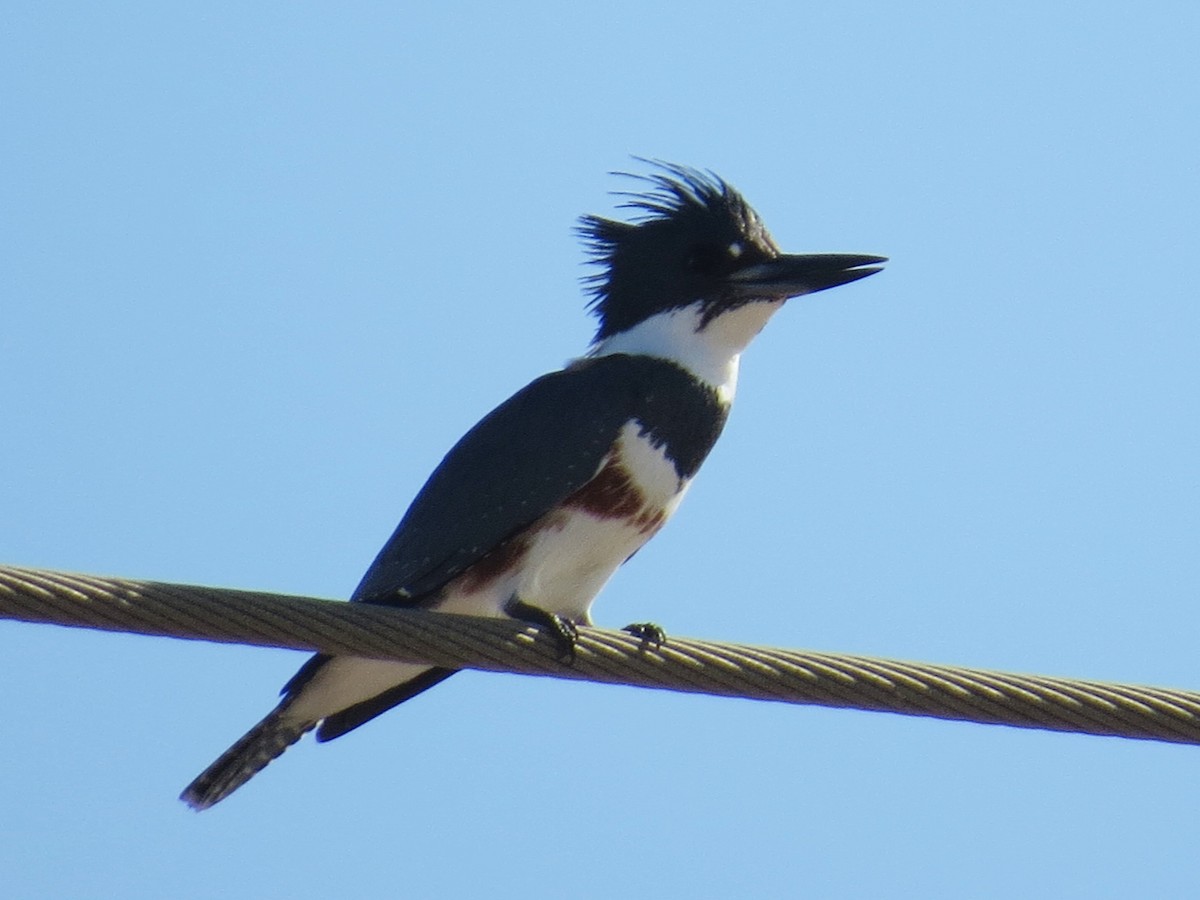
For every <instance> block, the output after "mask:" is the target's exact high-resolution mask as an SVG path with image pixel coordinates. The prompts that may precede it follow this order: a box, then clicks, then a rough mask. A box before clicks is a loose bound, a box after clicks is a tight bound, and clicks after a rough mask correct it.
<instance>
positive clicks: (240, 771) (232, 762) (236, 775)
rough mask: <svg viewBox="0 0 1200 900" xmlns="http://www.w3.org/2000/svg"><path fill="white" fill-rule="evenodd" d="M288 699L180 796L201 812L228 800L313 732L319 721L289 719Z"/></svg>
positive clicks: (201, 774) (202, 773) (222, 755)
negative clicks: (302, 738)
mask: <svg viewBox="0 0 1200 900" xmlns="http://www.w3.org/2000/svg"><path fill="white" fill-rule="evenodd" d="M288 705H289V704H288V701H287V700H285V701H284V702H283V703H281V704H280V705H279V706H277V707H276V708H275V709H274V710H272V711H271V713H270V714H269V715H268V716H267V717H266V718H265V719H263V720H262V721H261V722H259V723H258V724H257V725H255V726H254V727H253V728H251V729H250V730H249V731H247V732H246V733H245V735H243V736H242V738H241V739H240V740H239V741H238V742H237V743H236V744H234V745H233V746H232V747H230V748H229V749H228V750H226V751H225V752H224V753H222V754H221V755H220V757H219V758H218V759H217V760H216V762H214V763H213V764H212V765H211V766H209V767H208V768H207V769H205V770H204V771H203V772H201V773H200V775H199V776H197V778H196V780H195V781H193V782H192V783H191V784H189V785H188V786H187V787H186V788H184V790H183V793H182V794H180V795H179V799H180V800H182V801H183V802H184V803H186V804H187V805H188V806H190V807H191V808H192V809H195V810H197V811H199V810H202V809H208V808H209V807H210V806H213V805H214V804H216V803H219V802H220V801H221V800H224V799H225V798H226V797H228V796H229V795H230V794H232V793H233V792H234V791H236V790H237V789H238V788H240V787H241V786H242V785H243V784H245V783H246V782H247V781H249V780H250V779H251V778H253V777H254V776H255V775H256V774H258V773H259V772H260V771H262V769H263V768H265V767H266V765H267V763H269V762H270V761H271V760H273V759H275V758H276V757H277V756H279V755H280V754H282V753H283V751H284V750H286V749H287V748H288V747H290V746H292V744H294V743H296V741H298V740H300V738H301V737H303V736H304V735H305V734H306V733H307V732H309V731H311V730H312V729H313V728H314V727H315V726H316V724H317V723H316V722H305V721H296V720H294V719H292V720H289V719H288V718H287V717H286V716H284V715H283V713H284V711H285V710H286V708H287V707H288Z"/></svg>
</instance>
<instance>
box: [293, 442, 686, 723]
mask: <svg viewBox="0 0 1200 900" xmlns="http://www.w3.org/2000/svg"><path fill="white" fill-rule="evenodd" d="M638 431H639V429H638V427H637V426H636V425H629V426H626V427H625V428H624V429H623V430H622V431H621V434H620V437H619V438H618V440H617V442H616V444H615V446H614V448H613V451H612V452H611V453H610V454H609V455H608V456H607V457H605V459H604V461H603V462H602V464H601V465H600V467H599V468H598V469H597V471H596V475H595V477H594V478H593V479H592V481H591V482H589V483H588V485H585V486H584V487H583V488H581V489H580V490H579V491H578V492H576V494H574V495H572V497H573V498H574V499H573V500H572V501H571V502H569V503H568V504H567V505H565V506H563V507H562V508H560V509H558V510H554V511H552V512H550V513H548V514H547V515H545V516H543V517H542V518H541V519H540V520H538V522H537V523H536V524H535V526H534V527H533V528H531V529H529V530H528V531H527V532H525V533H524V534H523V535H519V536H517V537H516V538H515V539H514V540H513V541H511V542H510V543H509V544H508V545H502V546H501V547H500V548H497V550H495V551H494V552H493V554H492V556H491V557H485V559H484V560H481V561H480V562H479V563H477V564H476V565H475V566H473V567H472V568H471V569H468V570H467V571H466V572H464V573H463V574H462V575H460V576H458V577H457V578H455V579H454V580H453V581H451V582H450V583H449V584H448V585H446V587H445V588H444V589H443V591H442V594H441V597H440V598H439V599H438V601H437V602H436V603H434V604H433V605H432V606H430V607H428V608H429V609H433V610H436V611H438V612H448V613H459V614H462V615H472V616H497V617H499V616H504V615H506V613H505V611H504V610H505V607H506V606H507V605H508V604H509V603H510V601H512V600H513V599H514V598H516V599H519V600H521V601H522V602H524V603H528V604H531V605H533V606H536V607H539V608H541V609H543V610H546V611H547V612H551V613H557V614H559V615H561V616H565V617H566V618H568V619H570V620H571V621H573V622H576V623H577V624H580V625H586V624H590V622H591V618H590V616H589V610H590V609H591V605H592V601H593V600H594V599H595V598H596V595H597V594H599V593H600V590H601V588H603V587H604V585H605V583H606V582H607V581H608V579H609V578H611V577H612V575H613V573H614V572H616V570H617V569H618V568H619V567H620V565H621V563H623V562H625V560H627V559H628V558H629V557H630V556H632V555H633V554H634V553H636V552H637V551H638V549H640V548H641V546H642V545H643V544H645V543H646V541H648V540H650V538H651V537H653V536H654V535H655V533H656V532H657V531H658V529H660V528H661V527H662V526H663V524H664V523H665V522H666V521H667V519H669V518H670V517H671V515H672V514H673V513H674V512H675V509H676V507H678V505H679V502H680V500H682V499H683V495H684V493H686V491H687V487H688V481H686V480H683V479H681V478H679V476H678V474H677V473H676V471H675V467H674V465H673V464H672V463H671V462H670V460H668V459H666V457H665V456H664V455H663V454H662V452H661V450H659V449H658V448H656V447H654V446H653V445H652V444H651V443H650V442H649V441H648V440H646V439H645V438H643V437H641V436H640V435H639V434H638ZM427 668H428V666H423V665H419V664H415V663H397V662H386V661H383V660H370V659H358V658H354V657H337V658H336V659H333V660H331V661H330V662H329V663H327V664H326V665H325V666H324V667H323V668H322V669H321V671H320V672H319V673H318V674H317V675H316V676H315V677H314V678H313V680H312V681H310V682H309V683H308V684H307V685H305V686H304V688H303V689H302V690H301V691H300V694H299V696H297V697H296V699H295V701H294V702H293V704H292V705H291V707H290V708H289V709H288V712H287V714H288V715H289V716H291V717H294V718H295V719H296V720H298V721H315V720H317V719H321V718H324V717H325V716H328V715H332V714H333V713H335V712H338V711H340V710H342V709H345V708H347V707H350V706H353V705H354V704H356V703H361V702H362V701H364V700H367V699H369V698H371V697H374V696H375V695H377V694H379V693H381V692H383V691H385V690H387V689H388V688H390V687H393V686H395V685H398V684H402V683H403V682H405V681H408V680H409V679H411V678H414V677H416V676H417V675H419V674H420V673H421V672H423V671H425V670H426V669H427Z"/></svg>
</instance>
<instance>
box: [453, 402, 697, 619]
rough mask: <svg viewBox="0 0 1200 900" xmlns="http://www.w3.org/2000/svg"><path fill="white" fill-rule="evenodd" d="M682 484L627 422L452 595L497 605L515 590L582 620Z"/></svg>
mask: <svg viewBox="0 0 1200 900" xmlns="http://www.w3.org/2000/svg"><path fill="white" fill-rule="evenodd" d="M687 486H688V480H687V479H684V478H681V477H680V476H679V475H678V473H677V472H676V468H675V465H674V463H673V462H672V461H671V460H670V459H669V458H668V456H667V455H666V452H665V449H664V448H663V447H661V446H656V445H655V444H654V443H653V442H652V441H651V440H650V439H649V438H648V437H647V436H646V435H644V434H643V433H642V429H641V427H640V426H639V425H638V423H636V422H631V423H629V424H628V425H626V426H625V427H624V428H622V429H621V431H620V434H619V436H618V438H617V440H616V441H615V442H614V443H613V446H612V448H611V450H610V451H609V453H607V454H606V455H605V457H604V459H603V460H602V461H601V463H600V466H599V467H598V469H597V470H596V473H595V475H594V476H593V477H592V478H591V479H590V480H589V481H587V482H586V483H585V484H584V485H582V486H581V487H579V488H578V489H576V490H575V491H574V492H573V493H571V494H570V495H568V496H567V497H566V498H565V499H564V500H563V502H562V503H561V504H560V505H559V506H558V507H556V508H555V509H553V510H551V511H550V512H548V513H547V514H546V515H544V516H542V518H540V519H539V520H538V521H537V522H535V523H534V524H533V525H532V526H531V527H530V528H528V529H526V530H525V531H523V532H521V533H519V534H517V535H514V536H513V537H511V538H509V539H508V540H507V541H505V542H504V543H503V544H502V545H501V546H499V547H497V548H496V549H495V550H493V551H492V552H491V553H489V554H488V555H487V556H486V557H484V559H482V560H480V561H479V562H478V563H476V564H475V565H474V566H473V567H472V568H471V569H469V570H468V571H467V572H465V573H464V574H463V576H462V577H461V579H460V580H459V582H458V584H457V585H456V586H455V587H456V591H455V592H456V593H458V592H462V593H463V594H470V595H474V596H475V597H480V596H481V595H483V594H486V595H488V596H490V597H491V598H492V601H491V602H492V603H499V604H501V605H503V604H504V603H506V602H507V599H508V598H509V597H511V596H513V595H516V596H518V597H520V599H521V600H523V601H524V602H526V603H531V604H533V605H535V606H539V607H541V608H542V609H546V610H549V611H551V612H557V613H560V614H562V615H565V616H567V617H569V618H572V619H575V620H577V621H580V622H586V621H588V608H589V607H590V606H591V603H592V600H593V599H594V598H595V596H596V594H598V593H599V592H600V590H601V588H603V587H604V584H605V583H606V582H607V581H608V579H609V578H610V577H612V574H613V573H614V572H615V571H616V570H617V568H618V567H619V566H620V565H621V563H623V562H625V560H627V559H628V558H629V557H630V556H632V555H633V554H634V553H636V552H637V551H638V550H639V549H640V548H641V547H642V545H643V544H645V543H646V541H648V540H649V539H650V538H651V537H653V536H654V534H655V533H656V532H657V531H658V530H659V529H660V528H661V527H662V526H663V525H664V524H665V523H666V521H667V519H668V518H670V516H671V515H672V513H674V511H675V509H676V507H677V506H678V505H679V502H680V500H682V498H683V495H684V493H685V492H686V490H687ZM464 599H465V597H464ZM457 605H458V604H457V603H454V602H453V601H452V602H451V603H450V604H449V607H453V606H457ZM442 608H448V607H446V606H443V607H442Z"/></svg>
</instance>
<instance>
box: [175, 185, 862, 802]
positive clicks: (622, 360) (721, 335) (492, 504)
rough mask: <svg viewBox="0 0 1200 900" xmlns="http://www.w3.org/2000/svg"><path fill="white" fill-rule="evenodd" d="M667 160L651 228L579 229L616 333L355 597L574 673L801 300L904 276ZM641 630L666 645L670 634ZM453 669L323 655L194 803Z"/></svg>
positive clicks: (507, 415) (606, 318) (474, 447)
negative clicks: (817, 245)
mask: <svg viewBox="0 0 1200 900" xmlns="http://www.w3.org/2000/svg"><path fill="white" fill-rule="evenodd" d="M651 165H653V166H654V168H653V170H652V171H651V172H650V173H648V174H642V175H632V176H630V177H633V178H635V179H638V180H640V181H641V182H642V186H643V188H644V190H643V191H641V192H621V196H624V197H625V198H626V202H625V204H624V207H625V208H630V209H632V210H634V215H633V216H632V217H631V218H632V221H629V222H622V221H614V220H612V219H606V218H601V217H599V216H585V217H583V218H582V219H581V220H580V226H579V232H580V234H581V236H582V237H583V239H584V240H585V241H586V243H587V245H588V247H589V250H590V252H591V256H592V261H593V262H594V263H596V264H598V266H599V271H598V272H597V274H595V275H594V276H591V277H590V278H588V279H587V281H588V286H589V290H590V292H591V294H592V301H591V304H590V308H591V310H592V311H593V312H594V313H595V314H596V316H597V318H598V319H599V327H598V328H597V330H596V336H595V339H594V340H593V342H592V345H591V347H590V349H589V350H588V351H587V353H586V354H585V355H584V356H582V357H580V358H579V359H576V360H574V361H572V362H570V363H568V364H567V365H566V366H565V367H564V368H563V369H562V370H560V371H557V372H552V373H550V374H548V375H544V376H542V377H541V378H539V379H537V380H536V381H534V382H533V383H532V384H530V385H529V386H527V387H525V388H524V389H522V390H520V391H518V392H517V393H516V394H514V395H513V396H512V397H510V398H509V399H508V400H506V401H505V402H504V403H502V404H500V406H498V407H497V408H496V409H494V410H493V411H492V412H490V413H489V414H488V415H487V416H485V417H484V418H483V419H482V421H480V422H479V424H477V425H476V426H475V427H474V428H472V429H471V430H470V431H468V432H467V434H466V435H465V436H464V437H463V438H462V439H461V440H460V441H459V442H458V443H457V444H455V446H454V447H453V448H452V449H451V450H450V452H449V453H448V454H446V457H445V459H443V460H442V462H441V464H440V465H439V466H438V467H437V469H435V470H434V472H433V474H432V475H431V476H430V477H429V480H428V481H427V482H426V483H425V486H424V487H423V488H422V489H421V491H420V493H419V494H417V497H416V499H415V500H414V501H413V503H412V506H410V507H409V509H408V512H407V513H405V515H404V518H403V519H402V520H401V522H400V524H399V526H397V528H396V531H395V533H394V534H393V535H392V537H391V539H390V540H388V542H387V543H386V544H385V545H384V546H383V549H382V550H380V551H379V555H378V556H377V557H376V558H375V561H374V563H372V565H371V567H370V568H369V569H368V570H367V573H366V575H364V576H363V579H362V582H361V583H360V584H359V585H358V588H357V590H355V592H354V594H353V596H352V597H351V598H350V599H351V601H352V602H358V603H378V604H383V605H387V606H399V607H409V608H417V609H429V610H438V611H440V612H451V613H464V614H469V615H476V616H512V617H514V618H517V619H521V620H523V621H526V622H531V623H535V624H537V625H539V626H542V627H544V628H547V629H549V630H550V632H551V633H552V634H553V635H554V636H555V637H556V639H557V641H558V643H559V647H560V649H561V650H562V655H563V656H564V658H566V659H568V660H569V658H570V657H571V656H572V654H573V646H574V642H575V628H576V625H587V624H590V623H591V618H590V616H589V610H590V608H591V605H592V601H593V599H595V597H596V595H597V594H598V593H599V592H600V589H601V588H602V587H603V586H604V584H605V582H607V581H608V579H609V578H610V577H611V576H612V574H613V573H614V572H615V571H616V570H617V568H618V567H619V566H620V565H621V564H622V563H623V562H625V561H626V560H627V559H629V558H630V557H631V556H633V554H634V553H636V552H637V551H638V550H639V549H640V548H641V547H642V545H643V544H645V543H646V541H648V540H650V538H651V537H653V536H654V535H655V533H657V532H658V530H659V529H660V528H662V526H663V525H664V524H665V523H666V521H667V519H669V518H670V517H671V515H672V514H673V513H674V512H675V509H676V507H677V506H678V505H679V501H680V500H682V499H683V495H684V494H685V493H686V492H687V488H688V485H689V484H690V483H691V480H692V478H693V477H694V476H695V474H696V472H697V470H698V469H699V468H700V464H701V463H702V462H703V461H704V458H705V457H706V456H707V455H708V452H709V451H710V450H711V449H712V447H713V444H714V443H715V442H716V440H717V437H718V436H719V435H720V433H721V429H722V428H723V427H724V425H725V419H726V416H727V415H728V413H729V407H730V404H731V403H732V401H733V395H734V390H735V387H736V385H737V375H738V362H739V359H740V357H741V354H742V351H743V350H745V349H746V346H747V345H748V344H749V343H750V341H751V340H752V339H753V338H754V336H755V335H756V334H758V332H759V331H760V330H761V329H762V327H763V326H764V325H765V324H766V322H767V320H768V319H769V318H771V316H772V315H773V314H774V313H776V312H777V311H778V310H779V309H780V307H782V306H783V304H784V302H785V301H786V300H787V299H788V298H790V297H797V296H800V295H801V294H811V293H813V292H815V291H823V290H825V289H826V288H831V287H836V286H838V285H841V284H848V283H849V282H851V281H857V280H858V279H860V278H865V277H866V276H868V275H871V274H873V273H875V272H878V271H880V268H879V264H880V263H883V262H886V259H885V258H883V257H879V256H865V255H861V254H817V255H804V256H795V255H786V254H783V253H780V251H779V248H778V247H777V246H776V244H775V241H774V240H773V239H772V238H771V236H770V234H768V233H767V230H766V228H765V227H764V226H763V223H762V221H761V220H760V219H759V217H758V214H757V213H755V211H754V210H753V209H752V208H751V207H750V205H749V204H748V203H747V202H746V201H745V200H744V199H743V198H742V196H741V194H739V193H738V192H737V191H736V190H734V188H732V187H731V186H730V185H729V184H727V183H726V182H725V181H723V180H721V179H720V178H718V177H717V176H716V175H713V174H712V173H706V172H700V171H697V170H695V169H691V168H688V167H686V166H679V165H673V164H668V163H660V162H654V163H651ZM621 174H626V173H621ZM629 630H631V631H633V632H634V633H635V634H640V635H642V636H644V637H647V638H649V639H652V640H658V641H661V640H662V639H663V636H662V632H661V630H660V629H658V628H657V626H653V625H634V626H629ZM453 674H454V670H451V669H444V668H438V667H434V666H426V665H420V664H416V663H403V662H388V661H383V660H372V659H359V658H355V657H345V656H328V655H325V654H318V655H316V656H314V657H313V658H312V659H310V660H309V661H308V662H306V663H305V664H304V665H303V666H302V667H301V668H300V671H299V672H297V673H296V675H295V676H294V677H293V678H292V679H291V680H290V681H289V682H288V683H287V684H286V685H285V686H284V688H283V691H282V694H283V699H282V700H281V701H280V702H279V705H278V706H276V707H275V709H274V710H272V711H271V712H270V713H269V714H268V715H267V716H266V718H264V719H263V720H262V721H261V722H259V723H258V724H257V725H255V726H254V727H253V728H252V729H251V730H250V731H249V732H248V733H247V734H246V735H245V736H244V737H243V738H242V739H241V740H239V741H238V742H237V743H236V744H234V745H233V746H232V747H230V748H229V750H227V751H226V752H225V753H224V754H223V755H222V756H221V757H220V758H219V759H218V760H217V761H216V762H214V763H213V764H212V765H211V766H209V767H208V768H207V769H206V770H205V771H204V772H203V773H202V774H201V775H200V776H199V777H198V778H197V779H196V780H195V781H193V782H192V783H191V784H190V785H188V787H187V788H186V789H185V790H184V792H183V794H182V797H181V799H182V800H184V801H185V802H186V803H188V804H189V805H191V806H192V807H194V808H195V809H207V808H208V807H210V806H212V805H213V804H214V803H217V802H218V801H220V800H222V799H223V798H225V797H227V796H228V795H229V794H230V793H232V792H233V791H234V790H236V789H237V788H238V787H240V786H241V785H242V784H244V783H245V782H246V781H247V780H248V779H250V778H251V777H252V776H253V775H254V774H255V773H257V772H258V771H259V770H260V769H262V768H263V767H264V766H266V765H267V763H269V762H270V761H271V760H273V759H275V757H277V756H279V755H280V754H281V753H283V751H284V750H286V749H287V748H288V747H290V746H291V745H292V744H294V743H295V742H296V741H298V740H299V739H300V738H301V737H302V736H303V735H304V734H305V733H306V732H308V731H311V730H312V729H314V728H315V729H316V730H317V735H316V736H317V740H318V741H328V740H331V739H333V738H336V737H340V736H341V735H343V734H345V733H346V732H348V731H351V730H353V729H355V728H357V727H358V726H359V725H362V724H363V723H364V722H367V721H368V720H370V719H373V718H375V716H377V715H379V714H380V713H382V712H385V711H386V710H388V709H391V708H392V707H393V706H396V705H397V704H400V703H403V702H404V701H405V700H408V699H410V698H412V697H414V696H416V695H417V694H419V693H421V692H422V691H424V690H427V689H428V688H431V687H433V686H434V685H435V684H437V683H438V682H440V681H442V680H444V679H446V678H448V677H449V676H451V675H453Z"/></svg>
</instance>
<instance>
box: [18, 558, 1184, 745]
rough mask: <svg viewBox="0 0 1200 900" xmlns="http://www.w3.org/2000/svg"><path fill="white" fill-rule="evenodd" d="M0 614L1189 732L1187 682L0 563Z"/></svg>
mask: <svg viewBox="0 0 1200 900" xmlns="http://www.w3.org/2000/svg"><path fill="white" fill-rule="evenodd" d="M0 618H9V619H17V620H21V621H25V622H40V623H49V624H57V625H72V626H79V627H85V628H99V629H103V630H107V631H125V632H135V633H138V634H150V635H163V636H168V637H176V638H189V639H194V640H208V641H220V642H226V643H243V644H252V645H256V646H264V647H287V648H292V649H295V650H320V651H323V652H326V653H334V654H347V655H353V656H365V657H372V658H378V659H399V660H406V661H416V662H425V663H430V664H432V665H436V666H445V667H448V668H455V669H460V668H467V669H485V670H489V671H497V672H518V673H524V674H529V675H550V676H554V677H558V678H575V679H582V680H590V681H600V682H605V683H609V684H626V685H634V686H639V687H654V688H665V689H668V690H676V691H688V692H691V693H701V694H714V695H719V696H727V697H745V698H750V699H756V700H776V701H781V702H785V703H805V704H814V705H818V706H831V707H840V708H847V709H861V710H873V711H884V712H893V713H901V714H904V715H913V716H931V717H934V718H939V719H957V720H961V721H968V722H980V723H986V724H996V725H1013V726H1016V727H1020V728H1042V729H1048V730H1052V731H1070V732H1078V733H1084V734H1099V735H1113V736H1117V737H1127V738H1140V739H1143V740H1158V741H1170V742H1174V743H1181V744H1200V693H1196V692H1193V691H1183V690H1173V689H1169V688H1157V687H1140V686H1134V685H1125V684H1106V683H1103V682H1096V681H1077V680H1072V679H1066V678H1049V677H1044V676H1034V675H1014V674H1009V673H1005V672H988V671H983V670H979V669H966V668H959V667H955V666H943V665H933V664H929V663H911V662H899V661H896V660H887V659H873V658H870V657H864V656H849V655H845V654H833V653H812V652H807V651H799V650H776V649H771V648H765V647H751V646H745V645H739V644H726V643H715V642H710V641H697V640H688V639H684V638H675V637H672V638H670V640H669V642H668V643H665V644H663V645H662V646H661V647H655V646H653V645H650V644H647V643H645V642H643V641H641V640H639V639H638V638H635V637H632V636H631V635H628V634H625V633H624V632H618V631H607V630H602V629H598V628H581V629H580V630H579V643H578V645H577V647H576V655H575V660H574V662H573V663H571V664H564V663H563V662H561V661H560V660H559V659H558V658H557V655H556V654H557V645H556V644H555V642H554V641H553V640H552V639H551V638H550V637H548V636H546V635H543V634H541V633H539V631H538V630H537V629H536V628H533V627H532V626H528V625H523V624H522V623H520V622H517V621H514V620H511V619H487V618H477V617H472V616H456V615H448V614H445V613H432V612H423V611H416V610H403V609H393V608H389V607H382V606H372V605H369V604H362V603H353V604H351V603H341V602H335V601H329V600H316V599H313V598H309V597H294V596H287V595H281V594H266V593H256V592H251V591H236V590H227V589H223V588H210V587H198V586H194V585H183V584H165V583H160V582H152V581H132V580H128V579H122V578H104V577H100V576H95V575H75V574H68V573H65V572H52V571H46V570H38V569H24V568H18V567H14V566H0Z"/></svg>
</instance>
